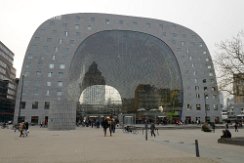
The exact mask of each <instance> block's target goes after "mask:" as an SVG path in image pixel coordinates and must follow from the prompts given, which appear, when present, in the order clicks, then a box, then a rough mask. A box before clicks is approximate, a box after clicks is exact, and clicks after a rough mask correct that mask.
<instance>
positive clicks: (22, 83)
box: [17, 75, 25, 123]
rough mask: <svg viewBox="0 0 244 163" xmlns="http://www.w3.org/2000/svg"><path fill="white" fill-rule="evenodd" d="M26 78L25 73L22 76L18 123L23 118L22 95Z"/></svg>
mask: <svg viewBox="0 0 244 163" xmlns="http://www.w3.org/2000/svg"><path fill="white" fill-rule="evenodd" d="M24 78H25V75H22V76H21V80H22V82H21V90H20V98H19V112H18V118H17V123H18V122H19V121H20V120H21V119H20V116H21V104H22V95H23V87H24Z"/></svg>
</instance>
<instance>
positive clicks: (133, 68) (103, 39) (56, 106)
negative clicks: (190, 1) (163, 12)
mask: <svg viewBox="0 0 244 163" xmlns="http://www.w3.org/2000/svg"><path fill="white" fill-rule="evenodd" d="M21 74H22V78H21V80H20V84H19V88H18V94H17V104H16V108H15V121H17V119H18V117H19V116H20V118H22V119H25V120H27V121H29V122H31V121H32V122H33V123H35V122H36V123H37V122H38V123H40V122H42V121H44V120H45V119H46V120H47V118H48V119H49V128H50V129H74V128H75V118H76V106H77V102H78V101H79V98H80V95H81V93H82V91H83V90H85V89H86V88H87V87H92V86H94V85H107V86H109V87H113V88H115V89H116V90H117V91H118V92H119V94H120V97H121V100H122V110H121V111H122V112H126V113H133V112H137V111H138V110H146V111H150V110H155V109H156V110H157V109H159V108H160V109H161V110H163V111H164V112H166V113H168V114H169V115H170V114H171V115H174V116H178V118H180V119H181V120H182V121H186V120H187V121H196V119H200V120H201V121H205V119H206V118H207V119H209V120H210V121H214V120H218V119H219V118H220V108H219V107H218V105H219V98H218V89H217V83H216V77H215V72H214V66H213V63H212V59H211V56H210V54H209V51H208V49H207V47H206V45H205V43H204V41H203V40H202V39H201V38H200V36H198V34H196V33H195V32H193V31H192V30H190V29H188V28H186V27H183V26H180V25H178V24H175V23H171V22H167V21H161V20H155V19H147V18H138V17H128V16H119V15H109V14H95V13H81V14H69V15H62V16H57V17H54V18H51V19H49V20H47V21H45V22H44V23H43V24H41V25H40V27H38V29H37V30H36V31H35V33H34V35H33V37H32V39H31V41H30V43H29V46H28V48H27V51H26V55H25V59H24V63H23V67H22V72H21ZM99 88H100V89H101V87H99ZM104 88H105V87H104ZM95 92H96V91H95ZM102 92H105V91H104V90H103V91H102ZM94 97H95V96H94ZM100 97H103V98H104V96H100ZM20 101H21V102H20ZM20 104H21V105H20Z"/></svg>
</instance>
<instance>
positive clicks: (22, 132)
mask: <svg viewBox="0 0 244 163" xmlns="http://www.w3.org/2000/svg"><path fill="white" fill-rule="evenodd" d="M19 132H20V135H19V137H24V122H21V123H19Z"/></svg>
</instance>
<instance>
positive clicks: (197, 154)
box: [195, 139, 200, 157]
mask: <svg viewBox="0 0 244 163" xmlns="http://www.w3.org/2000/svg"><path fill="white" fill-rule="evenodd" d="M195 149H196V157H200V154H199V148H198V140H197V139H195Z"/></svg>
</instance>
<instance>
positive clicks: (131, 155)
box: [0, 127, 218, 163]
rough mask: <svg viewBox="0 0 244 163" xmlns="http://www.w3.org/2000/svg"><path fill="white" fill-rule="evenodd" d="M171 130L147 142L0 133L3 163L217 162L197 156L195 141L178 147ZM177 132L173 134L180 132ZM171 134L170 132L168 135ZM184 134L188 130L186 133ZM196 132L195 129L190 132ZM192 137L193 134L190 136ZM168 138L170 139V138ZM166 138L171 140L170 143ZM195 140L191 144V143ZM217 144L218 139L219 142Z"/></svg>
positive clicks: (125, 137) (95, 135)
mask: <svg viewBox="0 0 244 163" xmlns="http://www.w3.org/2000/svg"><path fill="white" fill-rule="evenodd" d="M170 131H171V132H172V130H169V131H165V130H161V131H159V132H160V133H159V134H160V136H158V137H156V138H152V137H150V136H149V140H148V141H145V135H142V133H141V132H140V133H139V134H137V135H134V134H125V133H123V132H122V131H121V130H117V131H116V133H115V134H114V135H113V136H112V137H110V136H107V137H104V136H103V131H102V129H101V128H100V129H95V128H86V127H84V128H77V129H76V130H71V131H48V130H47V129H45V128H38V127H31V128H30V135H29V137H26V138H20V137H18V136H19V133H18V132H16V133H15V132H14V131H13V130H10V129H1V130H0V162H1V163H17V162H18V163H83V162H84V163H105V162H106V163H114V162H116V163H122V162H123V163H150V162H153V163H159V162H160V163H162V162H172V163H191V162H196V163H216V162H218V160H217V159H213V160H211V159H208V158H204V156H201V148H200V156H201V157H200V158H196V157H195V148H194V147H195V146H194V144H192V143H193V142H194V139H192V138H191V139H185V141H189V142H190V143H188V144H187V143H186V142H185V144H184V146H186V149H187V150H185V149H182V147H183V146H182V147H181V148H178V146H179V144H180V143H179V144H177V145H178V146H177V147H175V144H174V145H172V143H171V142H173V141H179V135H178V136H177V135H176V137H175V138H174V137H172V136H170V135H171V134H172V133H170ZM182 131H183V130H178V131H176V132H175V133H174V134H173V135H175V134H179V133H181V132H182ZM168 132H169V133H168ZM183 132H185V131H183ZM189 132H194V130H192V129H191V130H189ZM189 134H190V133H189ZM167 135H168V136H167ZM165 139H169V141H170V143H169V142H167V141H166V140H165ZM191 141H192V142H191ZM216 141H217V140H216Z"/></svg>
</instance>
